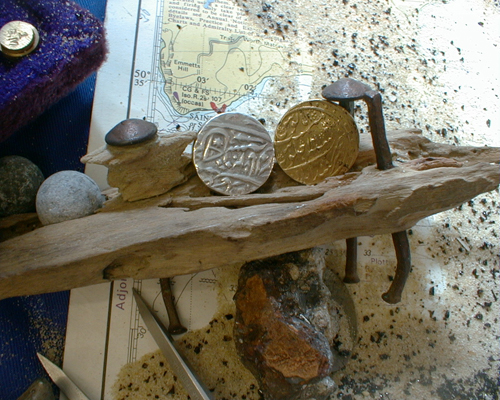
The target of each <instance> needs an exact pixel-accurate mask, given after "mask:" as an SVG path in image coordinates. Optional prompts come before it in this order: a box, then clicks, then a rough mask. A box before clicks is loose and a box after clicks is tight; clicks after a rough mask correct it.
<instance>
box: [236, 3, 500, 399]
mask: <svg viewBox="0 0 500 400" xmlns="http://www.w3.org/2000/svg"><path fill="white" fill-rule="evenodd" d="M238 3H239V4H240V5H241V6H242V7H243V8H244V9H246V10H247V12H248V14H249V16H251V18H252V19H253V21H254V22H255V23H256V24H257V25H258V26H260V27H261V29H262V30H263V31H265V34H267V35H270V36H275V37H280V36H281V37H282V38H283V40H285V41H287V42H288V43H289V44H290V51H291V52H296V53H299V52H300V53H303V55H304V53H305V54H307V56H308V57H309V59H310V62H311V64H312V65H315V66H317V73H316V75H315V76H314V79H313V88H312V92H311V97H312V98H318V97H320V93H321V89H322V87H323V86H324V85H325V84H328V83H330V82H332V81H334V80H336V79H339V78H341V77H344V76H351V77H353V78H356V79H359V80H361V81H363V82H365V83H368V84H370V85H371V86H372V87H377V88H379V90H380V91H381V92H382V93H383V96H384V113H385V117H386V125H387V128H388V129H399V128H420V129H422V130H423V133H424V135H426V136H427V137H429V138H430V139H432V140H433V141H437V142H446V143H451V144H457V145H476V146H482V145H488V146H500V118H499V110H500V107H499V103H500V99H499V94H500V93H499V90H500V85H499V75H500V73H499V72H498V71H500V49H499V46H500V4H499V3H498V1H497V0H449V1H447V0H443V1H421V0H408V1H405V0H391V1H386V0H372V1H361V0H359V1H357V0H337V1H334V2H331V1H321V0H320V1H317V0H315V1H306V0H294V1H292V0H287V1H285V0H273V1H267V2H266V3H263V2H261V1H255V0H238ZM276 85H282V87H281V88H280V89H281V90H279V96H278V97H276V96H271V97H270V99H269V102H268V104H267V105H266V108H265V109H264V110H259V115H258V117H259V118H264V119H265V121H266V126H267V127H268V129H269V130H273V128H274V127H275V125H276V123H277V116H279V115H281V114H282V113H283V112H284V111H285V110H286V109H288V108H289V107H290V106H292V105H294V104H296V103H297V102H298V101H299V99H298V97H297V94H296V93H294V92H293V91H292V90H287V88H288V87H287V84H286V82H277V83H276ZM365 115H366V108H365V106H364V105H363V104H360V103H359V104H357V107H356V115H355V116H356V120H357V122H358V125H359V126H360V128H361V130H362V131H364V133H366V129H367V128H366V125H367V121H366V117H365ZM499 209H500V198H499V195H498V191H497V192H493V193H488V194H484V195H481V196H478V197H477V198H475V199H473V200H471V201H470V202H469V203H466V204H464V205H462V206H460V207H458V208H456V209H454V210H450V211H447V212H443V213H440V214H438V215H436V216H433V217H431V218H428V219H426V220H424V221H422V222H421V223H419V225H418V226H416V227H414V228H413V229H412V230H411V231H410V235H409V238H410V242H411V246H412V253H413V271H412V274H411V276H410V279H409V281H408V284H407V287H406V290H405V292H404V296H403V300H402V302H401V303H400V304H398V305H388V304H386V303H384V302H383V301H382V299H381V297H380V296H381V294H382V293H383V292H384V291H385V290H386V289H387V287H388V286H389V284H390V277H391V276H392V275H393V274H394V266H395V256H394V251H393V245H392V242H391V239H390V236H376V237H363V238H359V243H360V247H359V248H360V255H359V270H360V271H359V272H360V275H361V279H362V281H361V282H360V283H359V284H354V285H350V286H349V290H350V291H351V294H352V297H353V299H354V301H355V303H356V307H357V318H358V335H359V341H358V344H357V347H356V349H355V351H354V354H353V358H352V360H351V362H350V363H349V364H348V365H347V367H346V368H345V369H344V370H342V371H339V372H337V373H336V374H335V375H334V379H335V381H336V382H337V384H338V385H339V390H338V392H337V393H336V395H335V396H334V398H338V399H355V400H358V399H387V400H403V399H416V400H420V399H438V400H451V399H460V400H466V399H467V400H474V399H498V398H499V356H500V322H499V320H498V318H499V316H500V306H499V301H498V298H499V296H500V293H499V284H498V281H499V276H500V270H499V258H498V255H499V239H498V235H499V234H500V230H499V223H500V218H499ZM329 253H330V257H329V261H330V266H331V268H332V269H333V270H334V271H337V272H338V273H339V274H342V270H343V263H344V258H345V253H344V243H340V242H338V243H334V244H333V245H332V246H331V248H330V251H329ZM240 395H241V394H238V395H236V398H240V397H241V396H240ZM250 397H251V396H250ZM250 397H249V398H250Z"/></svg>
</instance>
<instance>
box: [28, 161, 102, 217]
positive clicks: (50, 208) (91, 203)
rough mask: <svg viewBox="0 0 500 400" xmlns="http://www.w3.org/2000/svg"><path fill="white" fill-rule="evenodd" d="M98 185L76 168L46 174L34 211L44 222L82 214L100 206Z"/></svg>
mask: <svg viewBox="0 0 500 400" xmlns="http://www.w3.org/2000/svg"><path fill="white" fill-rule="evenodd" d="M103 203H104V196H103V195H102V193H101V190H100V189H99V186H97V184H96V183H95V182H94V181H93V180H92V179H91V178H90V177H89V176H87V175H85V174H82V173H81V172H78V171H61V172H57V173H55V174H54V175H51V176H49V177H48V178H47V179H46V180H45V181H44V182H43V183H42V185H41V186H40V189H39V190H38V194H37V196H36V212H37V213H38V218H39V219H40V222H41V223H42V224H43V225H50V224H55V223H58V222H62V221H67V220H71V219H76V218H81V217H85V216H87V215H91V214H93V213H94V212H96V211H97V210H98V209H99V208H101V207H102V205H103Z"/></svg>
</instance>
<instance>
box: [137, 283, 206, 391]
mask: <svg viewBox="0 0 500 400" xmlns="http://www.w3.org/2000/svg"><path fill="white" fill-rule="evenodd" d="M133 293H134V298H135V301H136V303H137V307H138V308H139V313H140V314H141V316H142V319H143V320H144V323H145V324H146V326H147V328H148V330H149V332H150V333H151V335H152V336H153V338H154V340H155V341H156V344H157V345H158V347H159V348H160V350H161V352H162V353H163V355H164V356H165V358H166V359H167V361H168V363H169V364H170V367H171V368H172V371H173V372H174V374H175V375H176V376H177V377H178V378H179V380H180V381H181V383H182V385H183V386H184V389H186V391H187V392H188V394H189V396H190V398H191V400H213V397H212V396H211V394H210V393H209V392H208V390H207V389H206V388H205V387H204V385H203V383H201V381H200V380H199V378H198V377H197V376H196V375H195V373H194V372H193V371H192V370H191V368H190V366H189V364H188V362H187V361H186V360H185V359H184V358H183V357H182V356H181V355H180V353H179V352H178V351H177V349H176V348H175V346H174V342H173V340H172V336H170V334H169V333H168V331H167V330H166V329H165V327H164V326H163V324H162V323H161V321H160V320H159V319H158V318H157V317H156V316H155V315H154V314H153V312H152V311H151V309H150V308H149V307H148V305H147V304H146V303H145V302H144V300H143V299H142V297H141V295H140V294H139V293H138V292H137V291H136V290H135V289H134V292H133Z"/></svg>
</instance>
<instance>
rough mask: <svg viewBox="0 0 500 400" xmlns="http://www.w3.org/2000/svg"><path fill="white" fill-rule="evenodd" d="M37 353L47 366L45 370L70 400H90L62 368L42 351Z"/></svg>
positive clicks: (44, 365) (44, 366)
mask: <svg viewBox="0 0 500 400" xmlns="http://www.w3.org/2000/svg"><path fill="white" fill-rule="evenodd" d="M36 355H37V356H38V359H39V360H40V362H41V363H42V365H43V368H45V371H47V374H49V376H50V379H52V381H54V383H55V384H56V385H57V387H58V388H59V389H61V391H62V392H63V393H64V394H65V395H66V397H67V398H68V399H69V400H90V399H89V398H88V397H87V396H85V394H84V393H83V392H82V391H81V390H80V389H79V388H78V386H76V385H75V383H74V382H73V381H72V380H71V379H70V378H69V377H68V375H66V373H65V372H64V371H63V370H62V369H61V368H59V367H58V366H57V365H56V364H54V363H53V362H52V361H50V360H49V359H47V358H45V357H44V356H42V355H41V354H40V353H36Z"/></svg>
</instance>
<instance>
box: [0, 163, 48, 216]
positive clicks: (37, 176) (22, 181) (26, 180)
mask: <svg viewBox="0 0 500 400" xmlns="http://www.w3.org/2000/svg"><path fill="white" fill-rule="evenodd" d="M43 180H44V176H43V174H42V171H40V169H39V168H38V167H37V166H36V165H35V164H33V163H32V162H31V161H30V160H28V159H27V158H24V157H20V156H7V157H2V158H0V217H7V216H9V215H14V214H22V213H29V212H35V199H36V193H37V191H38V188H39V187H40V185H41V184H42V182H43Z"/></svg>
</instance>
